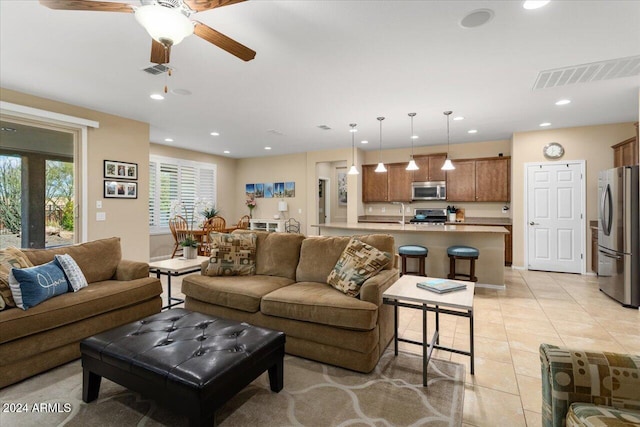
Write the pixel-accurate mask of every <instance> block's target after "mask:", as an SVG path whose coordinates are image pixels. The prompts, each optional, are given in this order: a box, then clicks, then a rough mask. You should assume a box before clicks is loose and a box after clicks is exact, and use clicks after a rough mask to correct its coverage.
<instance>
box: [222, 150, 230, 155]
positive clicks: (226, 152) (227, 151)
mask: <svg viewBox="0 0 640 427" xmlns="http://www.w3.org/2000/svg"><path fill="white" fill-rule="evenodd" d="M223 153H224V154H229V153H231V151H229V150H224V151H223Z"/></svg>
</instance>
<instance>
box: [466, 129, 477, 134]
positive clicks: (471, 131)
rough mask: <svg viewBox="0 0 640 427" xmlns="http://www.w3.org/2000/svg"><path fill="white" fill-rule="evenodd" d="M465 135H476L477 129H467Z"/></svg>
mask: <svg viewBox="0 0 640 427" xmlns="http://www.w3.org/2000/svg"><path fill="white" fill-rule="evenodd" d="M467 133H478V129H469V130H468V131H467Z"/></svg>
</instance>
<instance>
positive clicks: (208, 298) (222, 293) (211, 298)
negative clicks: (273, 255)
mask: <svg viewBox="0 0 640 427" xmlns="http://www.w3.org/2000/svg"><path fill="white" fill-rule="evenodd" d="M291 283H293V280H291V279H287V278H286V277H278V276H261V275H255V276H231V277H208V276H202V275H200V274H191V275H189V276H186V277H184V278H183V279H182V293H183V294H185V295H189V296H190V297H192V298H195V299H197V300H200V301H204V302H208V303H210V304H215V305H220V306H223V307H229V308H234V309H236V310H242V311H248V312H250V313H255V312H256V311H258V310H259V309H260V300H261V299H262V297H263V296H265V295H267V294H268V293H270V292H272V291H274V290H276V289H279V288H282V287H284V286H287V285H290V284H291Z"/></svg>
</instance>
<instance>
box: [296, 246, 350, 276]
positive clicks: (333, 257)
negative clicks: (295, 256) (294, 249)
mask: <svg viewBox="0 0 640 427" xmlns="http://www.w3.org/2000/svg"><path fill="white" fill-rule="evenodd" d="M349 240H350V237H328V236H311V237H307V238H306V239H304V241H303V242H302V246H301V248H300V261H299V262H298V267H297V269H296V281H298V282H320V283H326V281H327V276H328V275H329V273H330V272H331V270H333V267H335V265H336V262H338V259H339V258H340V255H342V252H343V251H344V248H346V247H347V244H349Z"/></svg>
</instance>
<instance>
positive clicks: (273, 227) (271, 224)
mask: <svg viewBox="0 0 640 427" xmlns="http://www.w3.org/2000/svg"><path fill="white" fill-rule="evenodd" d="M285 222H287V221H286V220H284V219H250V220H249V229H251V230H262V231H277V232H279V233H284V232H285V229H284V223H285Z"/></svg>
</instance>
